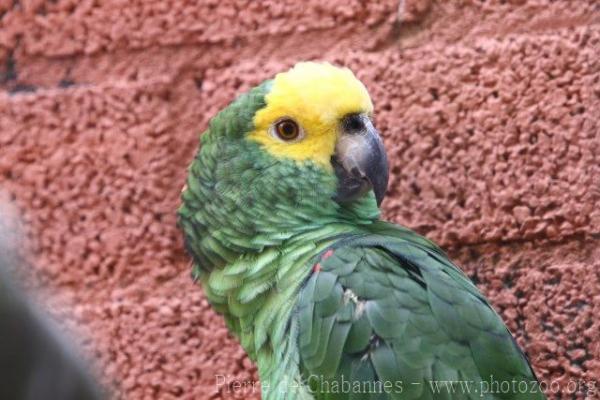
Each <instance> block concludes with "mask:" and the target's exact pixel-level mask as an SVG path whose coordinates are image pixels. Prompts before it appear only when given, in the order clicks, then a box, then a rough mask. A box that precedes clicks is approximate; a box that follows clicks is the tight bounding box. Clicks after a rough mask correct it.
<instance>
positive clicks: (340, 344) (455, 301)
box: [295, 224, 544, 399]
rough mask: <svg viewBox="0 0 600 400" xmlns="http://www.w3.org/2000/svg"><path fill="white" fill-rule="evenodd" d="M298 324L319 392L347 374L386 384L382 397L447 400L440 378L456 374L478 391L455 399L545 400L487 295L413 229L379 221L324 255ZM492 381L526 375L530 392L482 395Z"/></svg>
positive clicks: (305, 291) (303, 358)
mask: <svg viewBox="0 0 600 400" xmlns="http://www.w3.org/2000/svg"><path fill="white" fill-rule="evenodd" d="M295 321H296V323H297V326H298V350H299V355H300V364H301V369H302V371H303V373H304V375H305V376H306V377H308V384H310V386H311V388H312V389H313V390H315V391H317V392H319V391H324V390H323V388H324V387H325V386H326V388H327V389H331V388H332V384H333V382H337V385H338V386H339V385H341V384H342V383H343V381H344V380H347V381H348V382H350V384H356V382H381V384H382V385H384V386H386V387H383V388H382V389H381V390H383V391H384V392H385V393H383V397H380V398H407V399H431V398H447V397H443V396H439V395H436V394H435V390H436V389H435V388H432V385H434V386H435V385H436V383H435V382H439V381H449V382H454V383H452V384H453V385H454V384H455V385H459V382H467V383H466V384H465V385H467V386H469V389H465V390H467V391H469V390H472V391H473V396H471V395H470V394H469V393H462V395H461V396H459V397H455V396H452V397H448V398H453V399H454V398H471V397H472V398H488V399H495V398H505V399H520V398H523V399H525V398H527V399H543V398H544V397H543V394H541V393H539V387H538V386H537V379H536V378H535V375H534V374H533V371H532V369H531V367H530V366H529V363H528V361H527V358H526V356H525V355H524V354H523V352H522V351H521V350H520V349H519V347H518V346H517V344H516V343H515V341H514V339H513V337H512V335H511V334H510V332H509V331H508V329H507V328H506V326H505V325H504V324H503V322H502V320H501V318H500V317H499V316H498V314H497V313H496V312H495V311H494V309H493V308H492V307H491V306H490V304H489V303H488V301H487V300H486V299H485V297H484V296H483V295H482V294H481V293H480V292H479V290H478V289H477V288H476V286H475V285H474V284H473V283H472V282H471V281H470V280H469V279H468V277H467V276H466V275H465V274H464V273H463V272H462V271H461V270H460V269H459V268H458V267H456V266H455V265H454V264H453V263H452V262H451V261H450V260H449V259H448V257H446V255H445V254H444V253H443V251H442V250H440V249H439V247H437V246H436V245H435V244H433V243H432V242H430V241H429V240H427V239H425V238H423V237H421V236H419V235H417V234H416V233H414V232H412V231H410V230H408V229H405V228H401V227H397V228H396V227H395V226H393V225H391V224H386V225H384V226H379V227H377V228H376V229H374V230H371V232H365V233H363V234H357V235H354V236H349V237H346V238H343V239H341V240H339V241H338V242H336V243H335V244H334V245H332V246H330V247H329V248H327V249H326V250H325V251H323V252H322V253H321V254H319V256H318V257H317V258H316V259H315V260H314V263H313V265H312V273H311V274H310V276H309V277H308V279H307V281H306V283H305V284H304V285H303V287H302V289H301V291H300V296H299V300H298V304H297V307H296V312H295ZM311 379H312V381H311ZM494 380H498V381H505V380H506V381H508V382H511V381H512V380H515V381H516V382H517V383H518V382H527V387H528V388H529V391H528V392H526V393H525V394H523V395H521V394H519V393H509V394H503V395H491V394H489V395H484V396H483V397H479V396H480V395H481V393H479V392H481V389H485V388H487V387H489V386H490V385H491V383H492V382H493V381H494ZM523 385H525V384H523ZM532 386H536V387H532ZM475 390H479V392H478V393H476V395H475ZM463 391H464V390H463ZM400 393H402V395H401V396H400ZM486 396H487V397H486ZM494 396H499V397H494ZM317 398H329V397H327V396H323V397H319V395H317ZM335 398H340V399H345V398H351V397H350V396H349V395H347V396H345V397H344V396H343V395H342V396H338V397H335ZM352 398H354V397H352ZM356 398H370V397H360V396H359V397H356ZM378 398H379V397H378Z"/></svg>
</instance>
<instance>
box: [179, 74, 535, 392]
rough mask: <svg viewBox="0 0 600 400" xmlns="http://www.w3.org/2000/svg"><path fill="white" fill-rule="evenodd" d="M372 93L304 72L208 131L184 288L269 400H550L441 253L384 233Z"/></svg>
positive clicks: (345, 77)
mask: <svg viewBox="0 0 600 400" xmlns="http://www.w3.org/2000/svg"><path fill="white" fill-rule="evenodd" d="M372 115H373V105H372V102H371V99H370V97H369V94H368V92H367V89H366V88H365V86H364V85H363V84H362V83H361V82H360V81H359V80H358V79H357V78H356V77H355V76H354V74H353V73H352V72H351V71H350V70H349V69H347V68H340V67H336V66H333V65H331V64H328V63H315V62H303V63H299V64H296V65H295V66H294V67H293V68H291V69H290V70H288V71H286V72H282V73H279V74H277V75H276V76H275V77H274V78H273V79H270V80H267V81H265V82H263V83H262V84H260V85H258V86H257V87H255V88H253V89H251V90H250V91H249V92H247V93H245V94H243V95H241V96H239V97H238V98H237V99H236V100H235V101H233V102H232V103H231V104H230V105H229V106H228V107H227V108H225V109H224V110H222V111H221V112H220V113H218V114H217V115H216V116H215V117H214V118H213V119H212V120H211V122H210V124H209V128H208V130H207V131H206V132H205V133H204V134H203V135H202V137H201V146H200V149H199V151H198V152H197V154H196V156H195V158H194V160H193V162H192V163H191V165H190V167H189V174H188V178H187V183H186V186H185V187H184V190H183V191H182V205H181V207H180V208H179V211H178V224H179V226H180V228H181V230H182V231H183V235H184V241H185V245H186V248H187V250H188V252H189V253H190V254H191V256H192V258H193V272H192V274H193V277H194V279H196V280H199V281H200V282H201V283H202V287H203V289H204V293H205V295H206V297H207V298H208V300H209V302H210V303H211V305H212V306H213V307H214V309H215V310H216V311H217V312H219V313H220V314H222V315H223V316H224V318H225V320H226V323H227V326H228V328H229V330H230V331H231V332H232V333H233V334H234V335H235V336H236V337H237V338H238V339H239V340H240V342H241V345H242V346H243V348H244V349H245V351H246V352H247V353H248V355H249V356H250V358H251V359H252V360H253V361H255V362H256V365H257V367H258V372H259V376H260V380H261V390H262V397H263V399H272V400H280V399H528V400H531V399H544V398H545V397H544V395H543V393H542V392H541V390H540V387H539V384H538V380H537V379H536V377H535V374H534V372H533V370H532V368H531V366H530V365H529V363H528V360H527V358H526V356H525V354H524V353H523V352H522V351H521V350H520V348H519V346H518V345H517V344H516V342H515V340H514V339H513V337H512V335H511V333H510V332H509V331H508V329H507V328H506V326H505V325H504V324H503V322H502V320H501V318H500V317H499V315H498V314H497V313H496V312H495V311H494V309H493V308H492V306H491V305H490V304H489V302H488V301H487V300H486V299H485V297H484V296H483V295H482V294H481V293H480V292H479V290H478V289H477V287H476V286H475V285H474V284H473V283H472V282H471V281H470V280H469V278H468V277H467V276H466V275H465V274H464V273H463V272H462V271H461V270H460V269H459V268H458V267H456V266H455V265H454V264H453V263H452V262H451V261H450V260H449V259H448V258H447V256H446V255H445V254H444V252H443V251H442V250H441V249H440V248H439V247H438V246H436V245H435V244H434V243H432V242H431V241H429V240H427V239H425V238H424V237H421V236H419V235H417V234H416V233H415V232H413V231H411V230H409V229H407V228H404V227H401V226H398V225H394V224H391V223H389V222H385V221H382V220H381V219H380V211H379V205H380V203H381V201H382V199H383V197H384V194H385V191H386V187H387V183H388V162H387V157H386V154H385V149H384V146H383V142H382V140H381V138H380V136H379V134H378V132H377V130H376V129H375V127H374V126H373V122H372Z"/></svg>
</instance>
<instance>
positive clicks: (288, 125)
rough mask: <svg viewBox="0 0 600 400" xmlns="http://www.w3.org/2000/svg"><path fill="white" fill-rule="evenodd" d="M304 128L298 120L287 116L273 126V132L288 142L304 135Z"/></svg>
mask: <svg viewBox="0 0 600 400" xmlns="http://www.w3.org/2000/svg"><path fill="white" fill-rule="evenodd" d="M302 133H303V132H302V129H301V128H300V126H298V124H297V123H296V121H294V120H292V119H289V118H285V119H282V120H279V121H277V122H276V123H275V125H274V126H273V134H274V135H275V136H276V137H277V138H278V139H281V140H283V141H286V142H291V141H295V140H298V139H300V138H301V137H302Z"/></svg>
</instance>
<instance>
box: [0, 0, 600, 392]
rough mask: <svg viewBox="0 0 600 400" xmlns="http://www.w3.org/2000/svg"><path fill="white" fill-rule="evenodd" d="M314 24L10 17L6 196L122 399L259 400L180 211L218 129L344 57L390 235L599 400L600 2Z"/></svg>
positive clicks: (329, 5)
mask: <svg viewBox="0 0 600 400" xmlns="http://www.w3.org/2000/svg"><path fill="white" fill-rule="evenodd" d="M299 4H300V3H298V2H294V1H285V2H252V1H249V2H235V1H226V2H214V4H212V3H211V2H207V1H202V2H200V1H198V2H192V1H172V2H171V1H144V2H141V1H134V2H129V1H107V2H92V1H89V2H86V1H70V0H69V1H63V0H59V1H43V0H37V1H34V0H29V1H25V0H23V1H16V2H13V1H9V0H5V1H2V0H0V90H1V92H0V149H1V155H0V190H1V191H3V192H4V193H5V195H7V196H8V197H9V198H11V199H12V200H13V201H14V203H15V204H16V206H17V207H18V208H19V210H20V211H21V213H22V215H23V219H24V222H25V230H26V232H27V236H28V238H29V243H30V246H31V249H32V250H33V253H32V254H33V255H32V256H30V257H29V260H28V261H29V262H30V263H31V265H35V267H31V268H30V269H29V270H27V271H25V275H26V277H27V278H28V282H29V284H30V285H31V286H37V287H42V286H43V287H45V288H47V289H46V290H49V291H51V292H52V293H53V295H52V296H51V298H50V300H48V304H47V307H48V308H49V309H50V310H51V312H52V313H53V314H54V315H55V316H56V317H57V318H58V319H59V320H61V321H63V324H64V326H65V328H66V329H67V330H68V331H72V332H78V336H77V337H78V338H79V340H78V342H79V343H80V345H81V346H83V347H84V349H85V350H86V351H87V354H89V357H90V359H93V360H95V365H96V368H97V369H98V371H99V375H100V376H101V378H102V379H103V381H104V382H105V383H107V384H108V385H110V386H111V387H113V388H114V391H115V397H120V398H132V399H138V398H140V399H141V398H161V399H163V398H167V399H168V398H189V399H204V398H253V397H254V398H256V397H257V396H258V393H256V391H254V393H253V390H252V387H249V386H250V385H249V384H246V385H244V387H245V389H244V390H242V389H239V390H236V389H235V388H234V386H233V385H234V383H235V382H245V381H252V380H254V379H256V373H255V370H254V367H253V366H252V365H251V363H250V362H249V361H248V359H247V358H246V357H245V355H244V353H243V351H242V350H241V349H240V348H239V346H238V345H237V344H236V343H235V341H234V340H232V339H231V338H229V337H228V336H227V334H226V330H225V328H224V324H223V322H222V321H221V319H220V317H218V316H216V315H215V314H214V313H213V312H212V311H211V310H210V308H209V306H208V305H207V304H206V301H205V300H204V299H203V297H202V293H201V291H200V290H199V289H198V288H196V287H195V286H194V285H193V284H192V283H191V282H190V279H189V264H188V262H189V261H188V259H187V257H186V256H185V254H184V253H183V251H182V246H181V239H180V236H179V233H178V231H177V229H176V228H175V213H174V211H175V209H176V207H177V204H178V197H179V192H180V189H181V186H182V184H183V180H184V176H185V168H186V166H187V164H188V163H189V160H190V158H191V156H192V154H193V152H194V151H195V148H196V146H197V143H198V138H197V135H198V133H199V132H201V131H202V130H203V129H204V128H205V127H206V124H207V122H208V119H209V118H210V117H211V116H212V115H214V113H215V112H216V111H217V110H219V109H220V108H221V107H223V106H224V105H226V104H227V103H228V102H229V101H231V99H233V97H234V96H235V95H236V94H239V93H241V92H242V91H245V90H246V89H248V88H250V87H251V86H253V85H254V84H256V83H258V82H260V81H261V80H263V79H264V78H267V77H269V76H271V75H272V74H273V73H275V72H277V71H279V70H282V69H285V68H287V67H289V66H290V65H292V64H293V63H295V62H296V61H298V60H302V59H325V60H329V61H332V62H336V63H338V64H343V65H348V66H350V67H351V68H352V69H353V70H354V71H355V72H356V73H357V75H358V76H359V77H360V78H361V79H363V80H364V82H365V83H366V85H367V87H368V88H369V90H370V92H371V94H372V97H373V98H374V102H375V106H376V120H377V125H378V127H379V128H380V130H381V131H382V133H383V135H384V139H385V142H386V146H387V149H388V153H389V157H390V161H391V164H392V171H391V172H392V178H391V185H390V190H389V193H388V198H387V200H385V202H384V204H383V207H384V211H385V215H386V217H387V218H389V219H391V220H394V221H396V222H398V223H402V224H405V225H407V226H409V227H411V228H414V229H416V230H417V231H419V232H421V233H423V234H427V235H428V236H429V237H431V238H432V239H434V240H436V241H438V242H439V243H440V244H442V245H443V246H445V247H446V248H448V249H449V250H450V252H451V254H452V255H453V256H454V257H455V258H456V259H457V260H458V261H459V263H460V264H461V265H463V266H464V268H465V270H467V272H468V273H469V274H470V275H471V276H472V277H473V278H474V279H475V280H476V281H477V283H478V284H479V286H480V287H481V288H482V290H483V291H484V293H485V294H486V295H488V296H489V297H490V299H491V301H492V303H493V304H494V305H495V306H496V307H497V308H498V310H499V311H500V312H501V314H502V315H503V317H504V318H505V320H506V322H507V323H508V325H509V327H510V328H511V329H512V330H513V331H514V332H515V334H516V336H517V337H518V340H519V342H520V343H521V344H522V345H523V346H524V347H525V348H526V349H527V351H528V352H529V354H530V356H531V358H532V362H533V364H534V366H535V367H536V370H537V371H538V373H539V375H540V378H542V379H543V380H544V381H546V382H548V383H551V382H558V383H556V384H555V386H554V387H553V388H554V389H556V388H557V387H558V388H559V389H560V390H561V391H562V392H561V393H560V394H557V395H556V398H565V399H567V398H569V399H570V398H577V399H584V398H586V395H587V398H589V399H592V398H594V396H597V393H596V394H593V393H594V390H596V392H598V391H600V382H597V381H596V380H597V379H599V377H600V364H599V361H598V360H600V346H599V345H598V342H599V340H600V335H599V333H598V332H600V326H599V325H598V322H597V321H595V319H594V317H595V316H597V315H599V314H600V272H599V271H600V264H599V263H598V262H599V261H598V260H600V253H599V252H598V248H599V246H598V245H599V244H600V228H599V226H600V210H599V209H598V206H597V205H598V204H599V202H600V167H599V166H600V160H599V157H600V148H599V147H600V118H599V117H598V110H599V109H600V57H598V54H600V8H599V7H598V5H597V2H595V1H572V2H567V1H550V0H520V1H487V2H478V1H452V2H438V1H426V0H423V1H409V0H404V1H400V2H396V1H385V2H360V1H356V2H352V1H350V2H348V1H345V2H341V1H335V2H322V1H321V2H318V1H309V2H308V3H307V4H306V5H302V6H299ZM215 374H220V375H223V376H225V379H226V380H227V382H228V383H230V384H231V386H229V387H228V386H226V385H225V386H223V385H222V386H220V388H216V385H215V383H216V378H215ZM557 385H558V386H557ZM594 385H595V386H596V387H595V386H594ZM551 389H552V388H551ZM572 394H573V395H572Z"/></svg>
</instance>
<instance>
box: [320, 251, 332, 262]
mask: <svg viewBox="0 0 600 400" xmlns="http://www.w3.org/2000/svg"><path fill="white" fill-rule="evenodd" d="M332 255H333V250H331V249H329V250H327V251H326V252H325V254H323V257H321V260H327V259H328V258H329V257H331V256H332Z"/></svg>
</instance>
